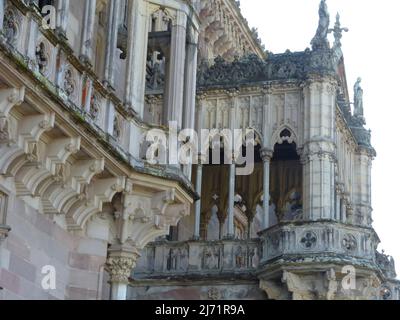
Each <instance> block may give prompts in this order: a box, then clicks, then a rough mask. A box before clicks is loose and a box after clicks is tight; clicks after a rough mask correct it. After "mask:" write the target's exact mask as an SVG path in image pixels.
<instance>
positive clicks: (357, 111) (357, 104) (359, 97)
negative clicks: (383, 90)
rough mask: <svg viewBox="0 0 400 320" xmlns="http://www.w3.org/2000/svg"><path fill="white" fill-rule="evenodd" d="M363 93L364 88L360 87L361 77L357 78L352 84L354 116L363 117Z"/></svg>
mask: <svg viewBox="0 0 400 320" xmlns="http://www.w3.org/2000/svg"><path fill="white" fill-rule="evenodd" d="M363 95H364V90H363V89H362V88H361V78H358V79H357V82H356V83H355V84H354V116H355V117H356V118H363V117H364V106H363Z"/></svg>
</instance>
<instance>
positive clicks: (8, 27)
mask: <svg viewBox="0 0 400 320" xmlns="http://www.w3.org/2000/svg"><path fill="white" fill-rule="evenodd" d="M3 33H4V36H5V38H6V40H7V42H8V43H9V44H11V45H12V46H15V44H16V41H17V38H18V35H19V23H18V19H17V13H16V12H15V11H14V9H11V8H10V7H8V8H7V9H6V10H5V12H4V21H3Z"/></svg>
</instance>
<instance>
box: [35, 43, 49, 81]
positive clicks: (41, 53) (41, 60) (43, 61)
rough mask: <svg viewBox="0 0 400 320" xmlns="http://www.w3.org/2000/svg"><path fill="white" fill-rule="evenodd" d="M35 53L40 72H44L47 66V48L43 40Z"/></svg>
mask: <svg viewBox="0 0 400 320" xmlns="http://www.w3.org/2000/svg"><path fill="white" fill-rule="evenodd" d="M35 55H36V63H37V65H38V68H39V72H40V73H42V74H43V73H44V72H45V70H46V68H47V57H46V48H45V45H44V43H43V42H41V43H39V44H38V45H37V47H36V52H35Z"/></svg>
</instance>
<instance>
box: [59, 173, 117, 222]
mask: <svg viewBox="0 0 400 320" xmlns="http://www.w3.org/2000/svg"><path fill="white" fill-rule="evenodd" d="M124 187H125V177H114V178H106V179H98V180H94V181H93V183H91V185H90V186H89V189H90V190H89V193H90V194H91V195H92V196H91V197H90V199H89V201H87V200H86V199H85V200H80V199H79V198H76V199H74V200H72V201H70V202H69V203H68V205H67V206H65V208H64V210H65V212H66V215H65V219H66V221H67V227H68V229H70V230H83V229H84V226H85V224H86V222H87V221H88V220H89V219H90V218H91V217H92V216H93V215H95V214H97V213H100V212H101V211H102V208H103V203H107V202H111V200H112V198H113V197H114V195H115V194H116V193H119V192H122V191H123V190H124Z"/></svg>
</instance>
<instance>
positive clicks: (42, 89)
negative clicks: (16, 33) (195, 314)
mask: <svg viewBox="0 0 400 320" xmlns="http://www.w3.org/2000/svg"><path fill="white" fill-rule="evenodd" d="M0 51H1V52H0V70H2V72H4V74H6V73H8V74H10V73H11V74H13V75H14V76H13V77H8V78H7V81H10V83H9V85H10V86H11V87H22V86H25V87H26V91H27V93H29V94H27V96H30V95H31V98H30V99H34V100H37V99H39V100H40V101H41V104H40V105H41V106H42V107H45V106H47V107H48V108H50V109H52V110H57V109H59V110H58V114H59V119H63V118H65V116H66V114H65V113H63V110H64V111H67V112H68V114H67V115H68V119H63V121H62V123H63V124H64V125H66V126H71V125H72V126H74V129H72V130H76V132H79V133H80V134H83V135H84V136H85V139H84V141H82V144H83V145H84V144H85V143H88V144H92V145H93V143H95V144H96V145H98V146H102V149H101V150H99V151H98V152H100V153H101V154H102V156H104V157H105V158H106V159H107V160H108V164H109V166H110V167H111V168H113V169H115V170H116V171H118V172H121V171H123V172H125V174H127V175H128V176H129V175H131V174H132V170H133V172H136V173H140V174H145V175H150V176H153V177H155V178H159V179H172V180H174V181H176V182H178V183H179V184H180V185H181V186H182V188H183V189H184V190H185V191H187V192H188V193H189V194H190V195H192V196H193V197H194V198H197V197H198V195H197V194H196V192H195V191H194V189H193V186H192V184H191V182H190V181H189V180H188V179H187V178H185V177H184V175H183V174H182V173H181V172H179V171H178V170H175V169H174V168H172V167H166V166H153V165H149V164H146V163H144V162H143V161H141V160H139V159H136V158H133V157H132V156H131V155H129V154H128V153H126V152H125V151H124V150H122V148H121V147H119V146H118V144H117V143H116V141H114V140H115V139H113V138H112V137H111V136H110V135H109V134H107V133H106V132H104V131H103V130H102V129H101V128H99V127H98V126H96V125H94V124H93V122H92V121H91V120H90V117H89V116H87V115H85V114H84V113H83V111H82V109H80V108H78V107H77V106H75V105H74V104H73V103H72V102H70V101H67V100H65V99H63V98H62V96H61V95H59V93H58V89H57V88H56V87H55V86H54V85H53V84H52V83H50V82H49V81H47V80H45V79H44V78H43V77H41V76H39V75H38V74H37V73H35V72H33V71H32V70H30V68H29V67H28V65H27V64H26V63H25V59H24V57H23V56H22V55H20V54H19V53H17V52H15V51H14V50H13V49H12V48H11V47H10V46H8V45H7V44H6V43H3V42H0ZM10 62H11V63H10ZM15 70H18V71H17V72H16V71H15ZM21 71H23V72H21ZM56 106H59V108H57V107H56ZM131 119H132V118H131ZM132 120H133V119H132ZM142 124H143V125H144V123H142ZM78 127H79V128H80V129H78ZM142 127H143V126H142ZM145 128H148V129H151V128H159V129H161V130H164V131H165V130H166V129H165V128H164V129H163V128H160V127H156V126H147V125H146V126H145ZM86 139H87V140H86ZM93 139H94V140H93ZM86 141H89V142H86ZM121 164H123V166H121Z"/></svg>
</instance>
